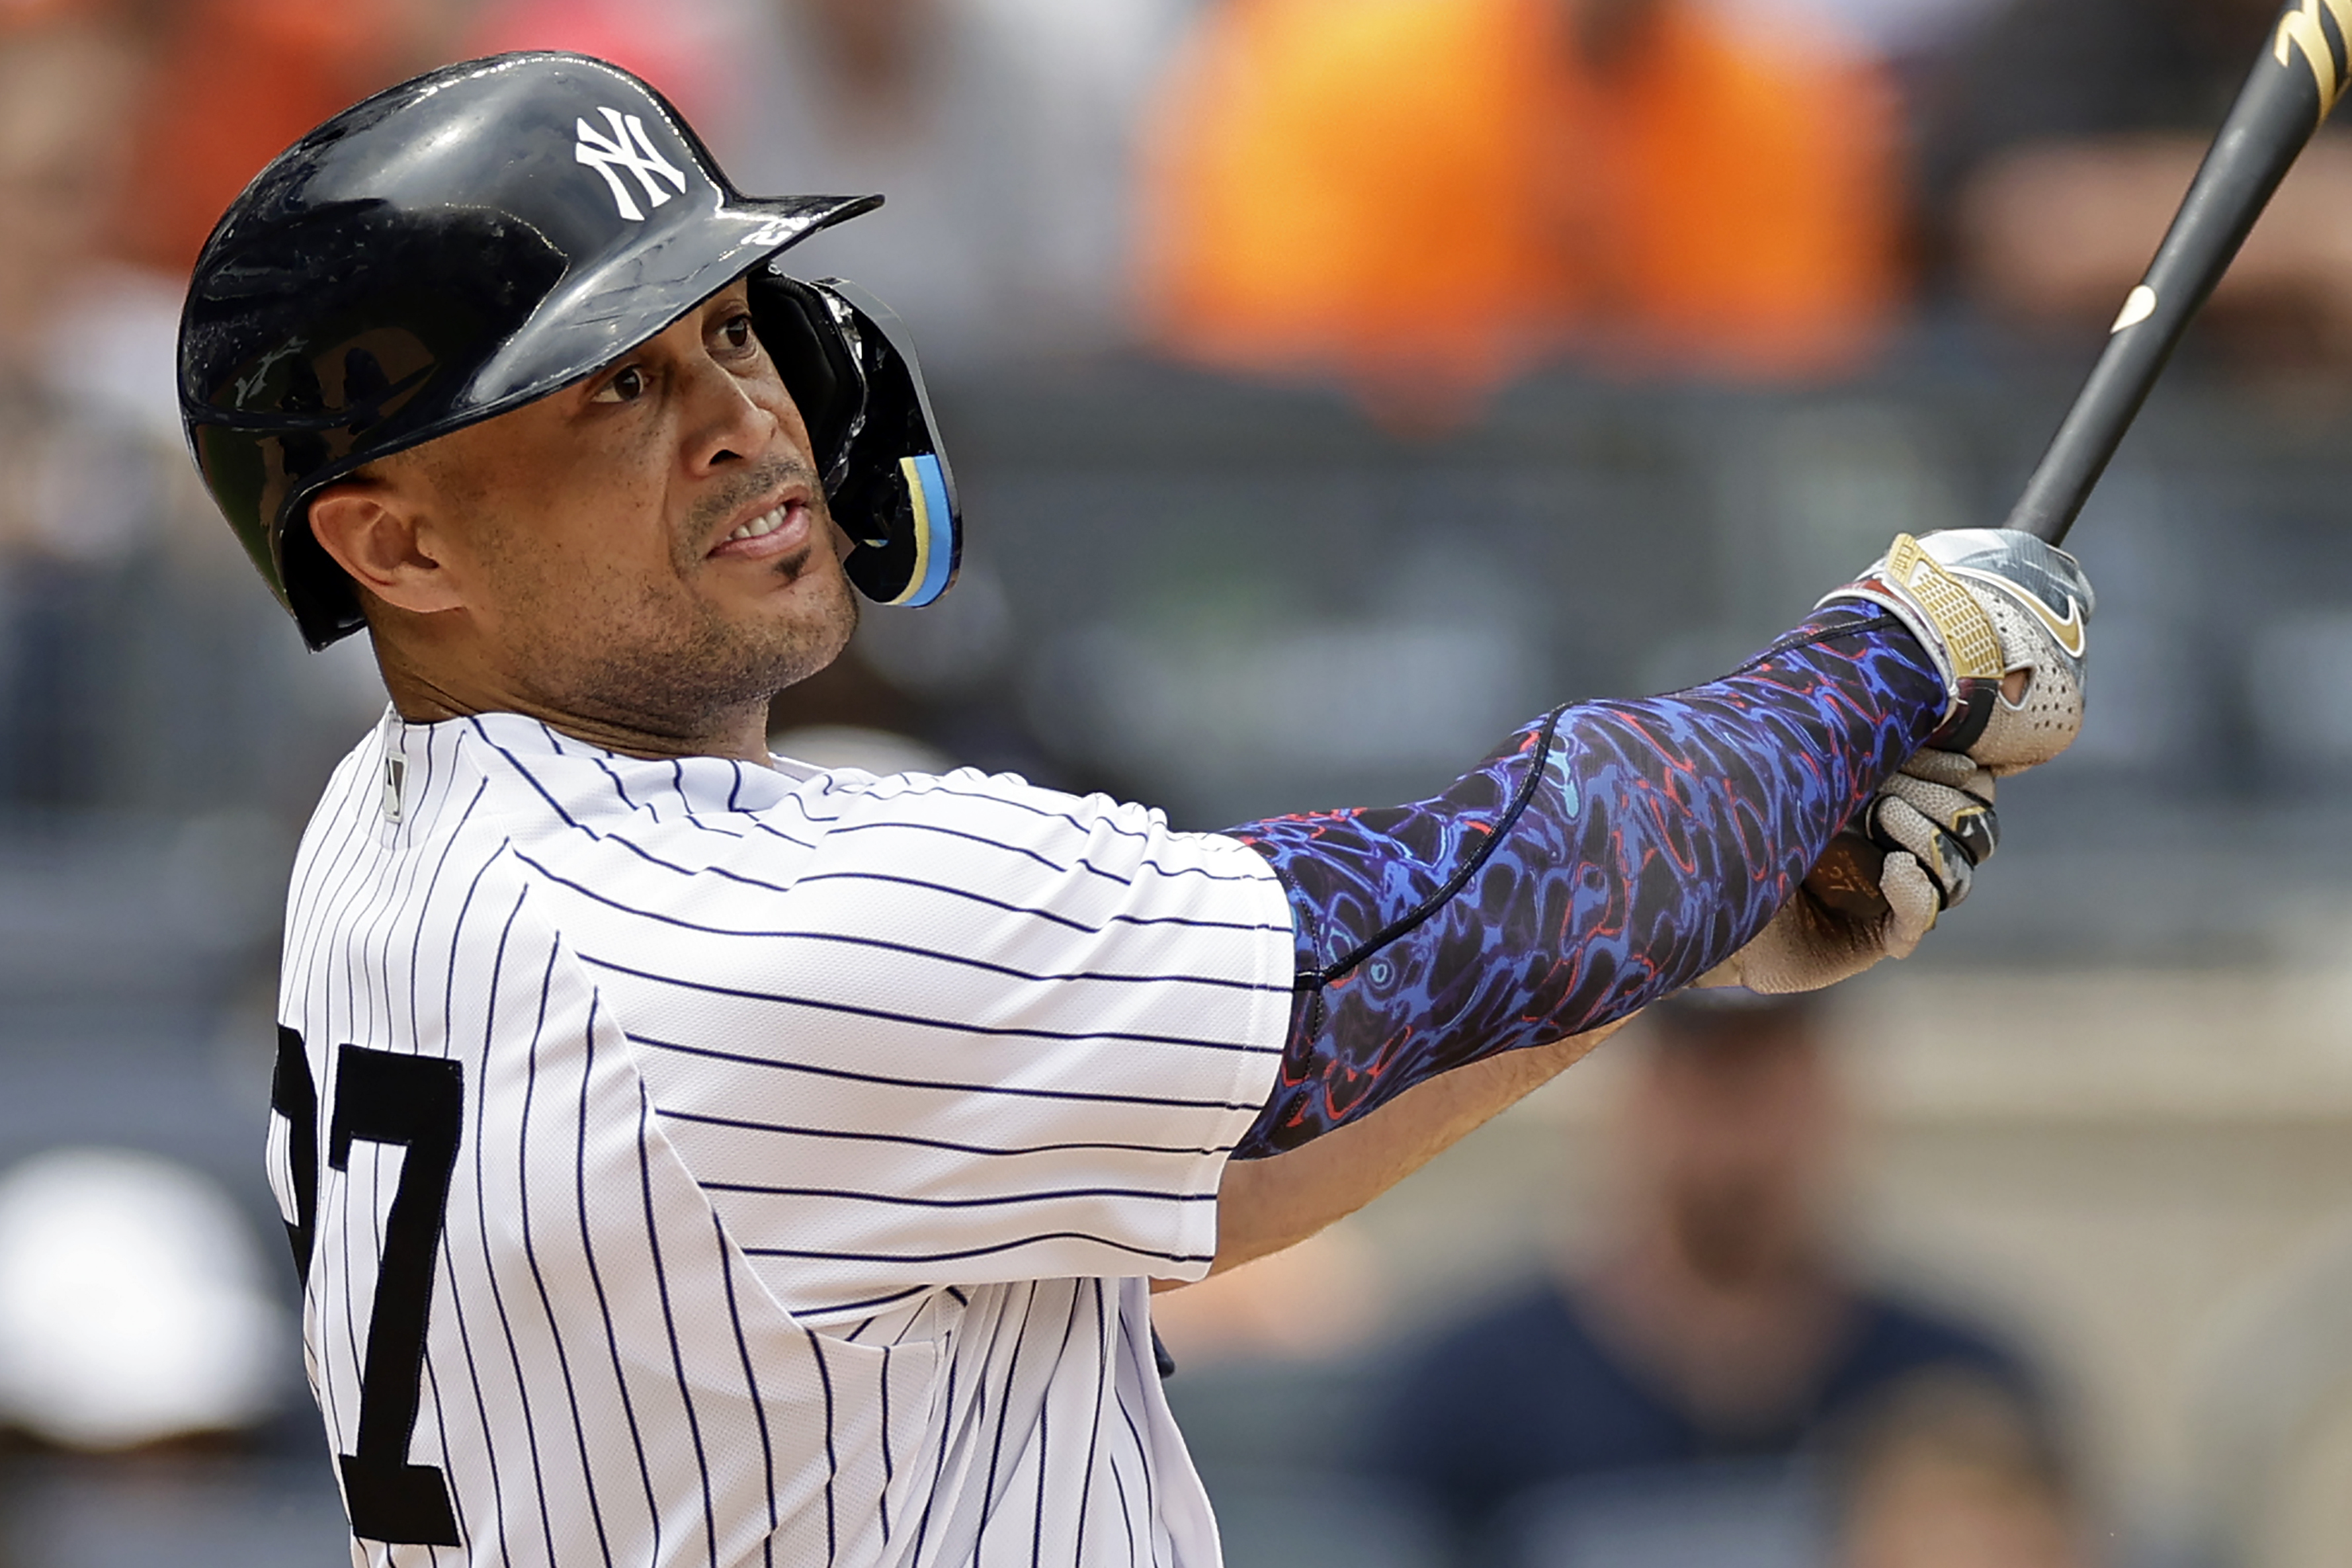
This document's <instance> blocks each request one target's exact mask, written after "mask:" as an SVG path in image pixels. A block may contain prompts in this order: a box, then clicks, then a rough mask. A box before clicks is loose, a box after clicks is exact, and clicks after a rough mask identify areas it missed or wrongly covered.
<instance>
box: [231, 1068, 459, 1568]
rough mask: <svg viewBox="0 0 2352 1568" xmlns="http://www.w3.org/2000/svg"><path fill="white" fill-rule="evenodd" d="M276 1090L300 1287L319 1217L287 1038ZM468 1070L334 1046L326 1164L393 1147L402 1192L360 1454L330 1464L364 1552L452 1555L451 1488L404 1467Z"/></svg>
mask: <svg viewBox="0 0 2352 1568" xmlns="http://www.w3.org/2000/svg"><path fill="white" fill-rule="evenodd" d="M465 1101H466V1079H465V1070H464V1069H463V1068H462V1067H460V1066H459V1065H458V1064H457V1062H455V1061H442V1060H440V1059H438V1058H435V1057H423V1056H400V1055H395V1054H394V1053H393V1052H391V1051H369V1050H367V1049H365V1048H364V1047H362V1046H356V1045H347V1046H344V1047H342V1048H341V1050H340V1051H338V1052H337V1053H336V1059H335V1110H334V1118H333V1120H332V1122H331V1124H330V1125H329V1127H328V1135H327V1163H328V1164H329V1165H330V1166H333V1167H334V1168H335V1169H336V1170H339V1171H340V1170H347V1169H349V1168H350V1166H351V1155H352V1145H353V1144H355V1143H357V1144H397V1145H400V1146H401V1147H403V1148H404V1149H405V1150H406V1151H407V1152H406V1154H405V1155H404V1156H403V1158H402V1160H401V1162H400V1186H399V1188H398V1190H397V1191H395V1192H394V1194H393V1199H392V1212H391V1214H390V1215H389V1216H387V1217H386V1218H385V1220H384V1228H383V1259H382V1260H381V1261H380V1262H379V1264H378V1266H377V1270H376V1281H375V1303H374V1305H373V1309H372V1310H371V1311H370V1312H369V1314H368V1333H367V1354H366V1360H365V1362H364V1363H363V1364H362V1367H361V1369H360V1431H359V1441H358V1443H357V1444H356V1445H355V1447H356V1448H357V1449H358V1452H356V1453H352V1454H343V1455H340V1456H338V1458H339V1459H340V1461H341V1466H342V1472H343V1501H344V1504H345V1506H346V1507H347V1508H348V1509H349V1510H350V1511H351V1516H352V1534H354V1535H358V1536H362V1537H364V1538H366V1539H367V1540H370V1541H382V1542H389V1543H393V1544H415V1545H420V1546H456V1545H457V1544H458V1540H457V1511H456V1510H455V1509H454V1508H453V1507H452V1506H451V1504H450V1501H449V1479H448V1478H447V1477H446V1476H445V1475H443V1474H442V1473H441V1471H440V1470H439V1469H436V1468H435V1467H433V1466H431V1465H412V1464H410V1463H409V1462H408V1444H409V1439H410V1438H411V1437H414V1436H415V1431H416V1412H417V1406H418V1404H419V1402H420V1400H421V1398H422V1388H421V1385H422V1383H423V1381H424V1376H425V1319H426V1317H427V1315H428V1314H429V1313H430V1312H431V1310H432V1305H433V1269H434V1260H435V1257H436V1254H438V1252H439V1251H440V1249H441V1225H442V1218H443V1215H442V1211H443V1209H444V1207H446V1204H447V1202H448V1198H449V1173H450V1171H451V1170H452V1169H453V1168H454V1167H455V1166H456V1165H457V1140H458V1135H459V1134H460V1132H461V1131H462V1130H463V1127H464V1124H465ZM270 1103H271V1105H272V1107H273V1108H274V1109H276V1110H277V1111H278V1113H280V1114H282V1115H284V1116H285V1117H286V1118H287V1120H288V1121H289V1123H291V1124H292V1134H291V1147H290V1151H289V1152H290V1154H291V1156H292V1157H291V1161H290V1174H291V1175H292V1176H293V1185H294V1188H295V1192H294V1200H295V1208H296V1218H295V1220H294V1222H293V1223H292V1224H290V1225H289V1226H288V1227H287V1235H288V1239H289V1240H291V1241H292V1243H293V1245H294V1260H295V1266H296V1267H297V1268H298V1269H299V1270H301V1271H302V1273H303V1275H304V1277H305V1278H306V1279H307V1278H308V1276H309V1272H310V1249H311V1247H312V1244H313V1240H314V1236H315V1229H316V1218H317V1214H318V1203H319V1197H318V1152H317V1151H318V1137H319V1133H318V1127H319V1121H318V1114H319V1113H318V1092H317V1090H316V1089H315V1087H314V1086H313V1085H312V1082H311V1079H310V1062H309V1060H308V1059H307V1057H306V1056H305V1055H304V1053H303V1050H302V1039H301V1037H300V1036H299V1035H298V1034H296V1033H295V1032H294V1031H293V1030H288V1029H281V1030H278V1081H277V1083H276V1085H275V1087H274V1089H273V1092H272V1093H271V1096H270Z"/></svg>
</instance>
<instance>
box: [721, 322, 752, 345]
mask: <svg viewBox="0 0 2352 1568" xmlns="http://www.w3.org/2000/svg"><path fill="white" fill-rule="evenodd" d="M719 341H721V342H723V343H725V344H726V345H727V346H728V347H729V348H730V349H748V348H750V347H751V317H750V316H749V315H742V316H730V317H729V318H727V319H726V320H725V321H723V322H721V323H720V324H719Z"/></svg>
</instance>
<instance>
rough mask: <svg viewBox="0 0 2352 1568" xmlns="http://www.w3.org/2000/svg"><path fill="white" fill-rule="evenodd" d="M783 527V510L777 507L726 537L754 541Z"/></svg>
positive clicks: (754, 518)
mask: <svg viewBox="0 0 2352 1568" xmlns="http://www.w3.org/2000/svg"><path fill="white" fill-rule="evenodd" d="M783 526H784V508H783V507H777V508H776V509H775V510H773V511H772V512H762V513H761V514H760V515H759V516H758V517H753V518H752V519H751V521H750V522H748V523H745V524H744V525H743V526H742V527H741V528H737V529H736V530H735V531H734V532H733V533H731V534H729V535H728V536H727V537H728V538H730V539H756V538H761V537H762V536H763V535H767V534H772V533H774V532H775V531H776V530H777V529H778V528H782V527H783Z"/></svg>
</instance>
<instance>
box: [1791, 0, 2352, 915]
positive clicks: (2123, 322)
mask: <svg viewBox="0 0 2352 1568" xmlns="http://www.w3.org/2000/svg"><path fill="white" fill-rule="evenodd" d="M2347 86H2352V0H2289V3H2288V5H2287V6H2286V8H2285V9H2284V11H2282V12H2281V13H2280V14H2279V18H2278V21H2277V23H2276V25H2275V26H2273V28H2272V29H2271V32H2270V34H2269V36H2268V37H2266V38H2265V39H2264V44H2263V51H2262V53H2261V54H2260V55H2259V56H2257V57H2256V58H2255V60H2254V68H2253V70H2252V72H2251V73H2249V74H2248V76H2247V78H2246V85H2245V86H2244V87H2242V88H2241V89H2239V91H2238V98H2237V101H2236V102H2235V103H2233V104H2231V107H2230V114H2229V118H2228V119H2226V120H2223V121H2222V122H2221V131H2219V133H2217V134H2216V135H2215V136H2214V138H2213V145H2212V146H2211V147H2210V148H2209V149H2207V150H2206V153H2205V160H2204V162H2202V163H2200V165H2199V166H2198V169H2197V177H2196V178H2195V179H2194V180H2192V181H2190V182H2189V193H2188V195H2186V196H2184V197H2183V198H2181V202H2180V209H2179V212H2177V213H2175V214H2173V217H2172V226H2171V227H2170V228H2168V230H2166V231H2165V235H2164V243H2163V244H2162V245H2159V246H2157V250H2156V259H2155V260H2153V261H2151V262H2149V263H2148V266H2147V272H2146V273H2145V274H2143V275H2142V276H2141V277H2140V280H2139V283H2138V285H2137V287H2134V288H2133V289H2132V291H2131V292H2130V293H2129V294H2128V295H2126V296H2125V298H2124V305H2123V308H2122V310H2121V311H2119V312H2118V313H2117V314H2116V320H2115V325H2114V326H2113V327H2110V328H2109V329H2107V345H2106V348H2105V350H2102V351H2101V353H2100V355H2099V359H2098V362H2097V363H2096V364H2095V365H2094V366H2093V367H2092V369H2091V374H2090V377H2089V379H2088V380H2086V381H2084V383H2083V390H2082V391H2081V392H2077V393H2075V394H2074V406H2073V407H2071V408H2069V409H2068V410H2067V411H2066V417H2065V418H2064V419H2063V420H2062V421H2060V422H2059V425H2058V434H2056V435H2054V436H2053V437H2052V438H2051V441H2050V447H2049V450H2048V451H2046V452H2044V453H2043V454H2042V461H2041V463H2040V464H2038V465H2036V466H2035V467H2034V470H2033V475H2032V477H2031V478H2030V479H2028V480H2027V481H2026V482H2025V490H2024V493H2023V494H2021V495H2020V496H2019V497H2018V498H2017V505H2016V506H2015V507H2011V510H2010V514H2009V520H2008V522H2007V523H2006V524H2005V525H2004V526H2005V527H2008V528H2019V529H2022V530H2023V531H2024V532H2026V533H2030V534H2033V535H2035V536H2037V537H2039V538H2044V539H2047V540H2049V541H2050V542H2051V543H2052V544H2057V543H2059V542H2060V541H2062V540H2063V539H2064V538H2065V537H2066V533H2067V530H2068V529H2070V528H2073V527H2074V518H2075V517H2076V516H2077V515H2078V514H2079V513H2080V512H2081V511H2082V509H2083V503H2084V501H2086V500H2088V499H2089V498H2090V495H2091V489H2092V486H2095V485H2096V484H2098V482H2099V476H2100V475H2102V474H2104V473H2105V472H2106V468H2107V463H2108V460H2109V459H2111V458H2112V457H2114V456H2115V455H2116V447H2117V446H2118V445H2120V444H2122V442H2123V438H2124V433H2125V432H2126V431H2127V430H2129V429H2130V428H2131V423H2132V420H2133V418H2134V417H2135V416H2136V415H2137V414H2138V413H2139V411H2140V405H2141V404H2142V403H2144V402H2147V394H2148V391H2149V389H2150V388H2152V387H2154V386H2155V385H2156V378H2157V376H2158V374H2160V373H2161V372H2162V371H2163V370H2164V366H2165V361H2168V360H2169V359H2171V357H2172V350H2173V349H2174V348H2175V347H2176V346H2178V345H2179V341H2180V335H2181V334H2182V333H2183V332H2184V331H2186V330H2188V328H2189V321H2190V319H2193V318H2194V317H2195V316H2196V314H2197V310H2198V308H2199V307H2200V306H2201V305H2203V304H2204V303H2205V300H2206V298H2208V297H2209V296H2210V295H2211V293H2212V292H2213V287H2214V286H2215V285H2216V284H2218V283H2220V282H2221V275H2222V273H2224V272H2226V271H2227V270H2229V267H2230V263H2231V261H2232V260H2233V259H2235V258H2236V256H2237V254H2238V248H2239V247H2240V246H2242V245H2244V244H2245V243H2246V235H2248V234H2250V233H2252V230H2253V226H2254V220H2255V219H2257V218H2259V217H2261V216H2262V214H2263V207H2265V206H2266V205H2268V204H2269V203H2270V199H2271V196H2272V194H2273V193H2274V192H2276V191H2277V189H2278V187H2279V182H2280V181H2281V180H2283V179H2284V178H2285V177H2286V172H2287V170H2288V169H2289V168H2290V167H2292V166H2293V165H2294V161H2295V159H2296V157H2297V156H2299V155H2300V154H2301V153H2302V152H2303V150H2304V148H2305V146H2306V145H2308V144H2309V142H2310V141H2311V139H2312V137H2313V136H2314V135H2315V134H2316V133H2317V131H2318V130H2319V128H2320V126H2321V125H2323V124H2325V123H2326V120H2327V116H2328V114H2329V112H2330V111H2331V110H2334V109H2335V107H2336V102H2337V100H2338V99H2341V98H2342V97H2343V96H2344V93H2345V90H2346V89H2347ZM1884 860H1885V851H1884V850H1882V849H1881V848H1880V847H1879V846H1878V845H1877V844H1876V843H1874V841H1872V840H1871V839H1870V838H1869V837H1868V836H1867V835H1866V834H1864V833H1862V832H1860V831H1856V830H1854V829H1852V828H1849V829H1847V830H1846V831H1844V832H1842V833H1840V834H1839V835H1838V836H1837V837H1836V838H1835V839H1833V840H1832V841H1831V842H1830V846H1829V848H1828V850H1827V851H1825V852H1823V853H1822V858H1821V860H1820V862H1817V863H1816V864H1815V866H1814V867H1813V870H1812V872H1811V873H1810V874H1809V875H1808V876H1807V877H1806V879H1805V885H1806V886H1807V887H1808V888H1809V889H1811V892H1812V893H1813V894H1814V896H1815V897H1817V898H1819V899H1821V901H1822V903H1824V904H1828V905H1829V906H1830V907H1831V908H1832V909H1835V910H1838V911H1840V912H1841V913H1843V914H1846V915H1856V916H1864V917H1866V916H1869V915H1874V914H1877V913H1881V912H1883V911H1884V910H1885V907H1886V904H1885V900H1884V899H1883V898H1882V897H1881V896H1880V894H1879V888H1878V871H1879V866H1880V864H1881V862H1883V861H1884Z"/></svg>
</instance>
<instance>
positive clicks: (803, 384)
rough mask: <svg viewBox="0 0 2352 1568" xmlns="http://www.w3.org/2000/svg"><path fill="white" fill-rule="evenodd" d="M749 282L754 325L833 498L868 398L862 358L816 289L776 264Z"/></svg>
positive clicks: (752, 276) (754, 276)
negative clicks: (861, 372) (860, 366)
mask: <svg viewBox="0 0 2352 1568" xmlns="http://www.w3.org/2000/svg"><path fill="white" fill-rule="evenodd" d="M746 283H747V285H748V287H749V289H750V293H751V325H752V327H753V329H755V330H756V331H757V332H758V333H759V334H760V343H761V347H763V348H765V349H766V350H768V358H769V359H770V360H771V361H773V362H774V364H775V367H776V373H777V374H778V375H779V376H781V377H782V379H783V383H784V390H785V391H786V392H790V393H792V396H793V403H794V405H796V406H797V407H798V408H799V409H800V411H801V419H802V421H803V423H805V424H806V425H807V426H808V433H809V444H810V446H811V448H812V449H813V454H814V456H815V458H816V465H817V468H818V471H819V473H820V474H821V476H823V479H824V487H825V493H826V495H827V497H828V498H829V497H831V495H832V492H833V488H834V486H835V483H836V482H837V479H838V474H837V472H836V470H838V469H839V467H840V466H841V464H842V460H843V459H844V458H845V456H846V455H847V453H846V451H845V447H846V446H847V444H848V435H849V432H850V428H851V426H852V425H853V424H854V423H856V420H857V418H858V415H859V413H861V412H862V408H863V405H864V403H865V401H866V398H865V387H864V385H863V384H862V378H861V377H860V376H859V374H858V369H857V361H856V358H855V356H854V355H853V354H852V353H851V351H850V346H849V344H848V343H847V341H845V339H844V338H843V335H842V332H841V330H840V329H839V328H838V327H837V326H836V325H835V322H834V320H833V317H832V314H831V312H830V311H829V310H828V309H827V308H826V304H825V300H824V297H823V296H821V295H820V294H818V292H817V291H816V290H815V289H814V288H812V287H809V286H808V285H807V284H805V283H803V282H801V281H800V280H799V279H798V278H794V277H785V276H784V275H783V273H782V272H781V271H779V270H777V268H776V266H775V264H774V263H772V262H771V263H770V264H768V265H767V266H765V267H760V268H758V269H756V270H755V271H753V272H752V273H751V277H749V278H748V279H746Z"/></svg>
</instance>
